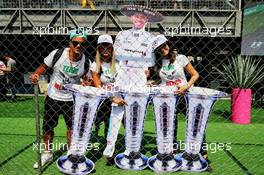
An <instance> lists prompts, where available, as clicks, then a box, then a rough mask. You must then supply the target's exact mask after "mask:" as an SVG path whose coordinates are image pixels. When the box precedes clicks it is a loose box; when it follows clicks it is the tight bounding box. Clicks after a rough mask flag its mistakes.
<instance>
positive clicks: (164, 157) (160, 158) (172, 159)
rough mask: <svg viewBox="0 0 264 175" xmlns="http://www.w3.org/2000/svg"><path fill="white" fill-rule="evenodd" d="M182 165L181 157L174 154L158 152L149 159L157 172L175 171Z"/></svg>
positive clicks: (151, 167)
mask: <svg viewBox="0 0 264 175" xmlns="http://www.w3.org/2000/svg"><path fill="white" fill-rule="evenodd" d="M181 165H182V160H181V157H180V156H175V155H173V154H157V155H155V156H152V157H151V158H149V160H148V166H149V168H150V169H152V170H153V171H155V172H157V173H163V172H175V171H178V170H179V169H180V168H181Z"/></svg>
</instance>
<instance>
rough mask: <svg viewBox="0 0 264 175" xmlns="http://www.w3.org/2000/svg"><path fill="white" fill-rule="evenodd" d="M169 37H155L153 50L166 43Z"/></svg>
mask: <svg viewBox="0 0 264 175" xmlns="http://www.w3.org/2000/svg"><path fill="white" fill-rule="evenodd" d="M166 41H168V39H167V38H166V37H165V36H164V35H158V36H156V37H155V39H154V42H153V50H155V49H157V48H158V47H159V46H161V45H162V44H164V43H165V42H166Z"/></svg>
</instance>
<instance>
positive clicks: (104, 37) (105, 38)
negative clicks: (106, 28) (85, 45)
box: [97, 34, 113, 44]
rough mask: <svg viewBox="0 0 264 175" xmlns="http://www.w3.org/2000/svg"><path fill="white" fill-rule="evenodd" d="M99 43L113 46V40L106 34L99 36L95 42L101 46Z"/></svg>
mask: <svg viewBox="0 0 264 175" xmlns="http://www.w3.org/2000/svg"><path fill="white" fill-rule="evenodd" d="M101 43H110V44H113V39H112V37H111V36H110V35H107V34H104V35H100V36H99V38H98V40H97V44H101Z"/></svg>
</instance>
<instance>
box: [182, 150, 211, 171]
mask: <svg viewBox="0 0 264 175" xmlns="http://www.w3.org/2000/svg"><path fill="white" fill-rule="evenodd" d="M180 156H181V158H182V167H181V170H182V171H191V172H203V171H206V170H207V168H208V162H207V161H206V160H205V159H204V158H203V156H202V155H201V154H200V153H199V154H189V153H187V152H184V153H182V154H181V155H180Z"/></svg>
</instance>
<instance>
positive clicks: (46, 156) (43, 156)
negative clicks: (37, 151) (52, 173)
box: [33, 152, 53, 169]
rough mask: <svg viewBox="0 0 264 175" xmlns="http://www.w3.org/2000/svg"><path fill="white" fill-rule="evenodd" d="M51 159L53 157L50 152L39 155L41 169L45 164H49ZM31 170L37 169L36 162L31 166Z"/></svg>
mask: <svg viewBox="0 0 264 175" xmlns="http://www.w3.org/2000/svg"><path fill="white" fill-rule="evenodd" d="M52 158H53V155H52V153H51V152H44V153H42V154H41V166H42V167H43V166H44V165H45V164H46V163H48V162H50V161H51V160H52ZM33 168H35V169H37V168H38V162H36V163H35V164H34V165H33Z"/></svg>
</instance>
